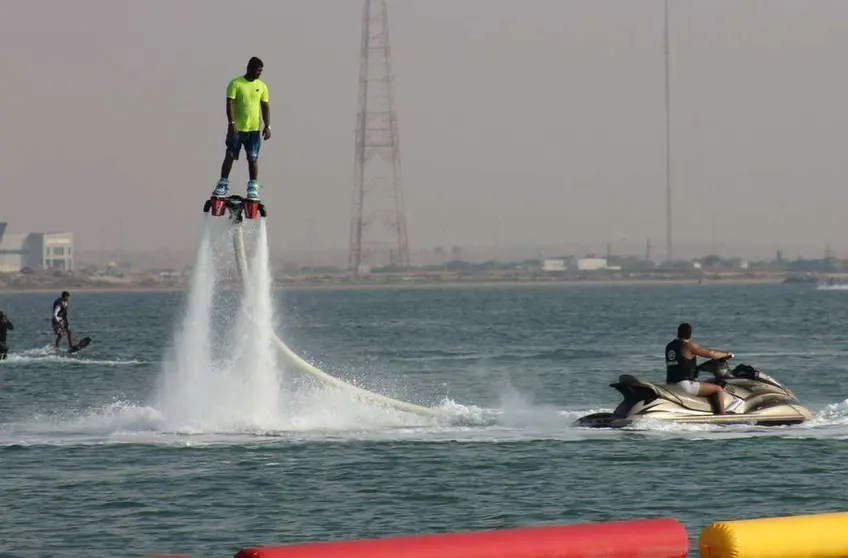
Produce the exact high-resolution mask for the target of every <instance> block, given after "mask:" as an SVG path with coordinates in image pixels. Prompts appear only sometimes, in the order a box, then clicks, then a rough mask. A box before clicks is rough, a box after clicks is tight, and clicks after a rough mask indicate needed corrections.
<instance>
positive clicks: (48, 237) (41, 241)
mask: <svg viewBox="0 0 848 558" xmlns="http://www.w3.org/2000/svg"><path fill="white" fill-rule="evenodd" d="M27 268H29V269H32V270H38V269H53V270H61V271H73V269H74V233H71V232H37V233H11V234H9V233H7V232H6V223H4V222H0V273H17V272H19V271H21V270H25V269H27Z"/></svg>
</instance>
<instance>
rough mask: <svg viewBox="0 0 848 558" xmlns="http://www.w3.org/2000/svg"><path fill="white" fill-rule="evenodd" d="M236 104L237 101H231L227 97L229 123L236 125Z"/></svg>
mask: <svg viewBox="0 0 848 558" xmlns="http://www.w3.org/2000/svg"><path fill="white" fill-rule="evenodd" d="M235 104H236V100H235V99H230V98H229V97H227V123H228V124H234V123H235V119H234V118H233V107H234V106H235Z"/></svg>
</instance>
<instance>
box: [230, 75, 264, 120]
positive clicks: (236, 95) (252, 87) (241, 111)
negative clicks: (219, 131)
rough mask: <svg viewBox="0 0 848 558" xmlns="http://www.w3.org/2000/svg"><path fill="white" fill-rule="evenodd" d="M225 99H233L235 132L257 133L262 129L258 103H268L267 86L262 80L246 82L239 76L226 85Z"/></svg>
mask: <svg viewBox="0 0 848 558" xmlns="http://www.w3.org/2000/svg"><path fill="white" fill-rule="evenodd" d="M227 98H228V99H235V101H236V103H235V105H236V106H235V114H233V119H234V120H235V122H236V130H238V131H239V132H258V131H259V129H260V128H261V127H262V113H261V111H260V109H259V103H260V101H261V102H263V103H267V102H268V86H267V85H265V83H264V82H263V81H262V80H259V79H255V80H253V81H247V80H246V79H244V76H239V77H237V78H234V79H233V80H231V81H230V83H229V85H227Z"/></svg>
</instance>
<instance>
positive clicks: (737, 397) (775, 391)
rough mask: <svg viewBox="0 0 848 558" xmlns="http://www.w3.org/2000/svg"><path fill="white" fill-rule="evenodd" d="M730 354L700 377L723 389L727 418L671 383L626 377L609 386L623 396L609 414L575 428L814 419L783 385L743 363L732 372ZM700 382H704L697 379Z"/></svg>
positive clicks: (705, 366) (701, 368) (703, 367)
mask: <svg viewBox="0 0 848 558" xmlns="http://www.w3.org/2000/svg"><path fill="white" fill-rule="evenodd" d="M731 358H733V355H730V356H727V357H724V358H721V359H712V360H708V361H706V362H704V363H702V364H701V365H699V366H698V371H699V372H708V373H712V374H713V375H714V376H715V378H710V379H708V380H706V382H707V383H715V384H718V385H720V386H721V387H722V388H723V390H724V391H723V397H724V408H725V414H723V415H717V414H714V411H713V407H712V403H711V400H710V399H708V398H706V397H699V396H697V395H689V394H688V393H686V392H684V391H683V389H682V388H680V387H678V386H677V385H675V384H652V383H650V382H646V381H644V380H640V379H639V378H637V377H635V376H631V375H630V374H623V375H621V376H619V378H618V382H616V383H614V384H610V386H611V387H614V388H615V389H617V390H618V391H619V392H620V393H621V395H622V396H624V401H622V402H621V403H620V404H619V405H618V407H616V408H615V410H614V411H613V412H612V413H593V414H591V415H586V416H584V417H581V418H579V419H577V421H576V423H575V425H576V426H585V427H592V428H621V427H624V426H627V425H629V424H632V423H633V422H634V421H636V420H638V419H642V418H651V419H655V420H663V421H670V422H676V423H690V424H692V423H694V424H752V425H761V426H777V425H787V424H800V423H802V422H804V421H805V420H810V419H812V418H813V415H812V413H810V411H809V410H808V409H807V408H805V407H803V406H801V405H800V404H799V403H798V399H797V398H796V397H795V394H794V393H792V391H790V390H789V388H787V387H786V386H784V385H783V384H781V383H780V382H778V381H777V380H775V379H774V378H772V377H771V376H769V375H768V374H766V373H765V372H762V371H760V370H757V369H756V368H754V367H752V366H748V365H747V364H740V365H738V366H736V367H735V368H733V369H732V370H731V369H730V365H729V364H728V363H727V361H728V360H730V359H731ZM699 381H704V380H699Z"/></svg>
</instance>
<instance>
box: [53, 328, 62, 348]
mask: <svg viewBox="0 0 848 558" xmlns="http://www.w3.org/2000/svg"><path fill="white" fill-rule="evenodd" d="M61 342H62V332H61V331H60V332H58V333H56V342H55V343H53V348H54V349H56V350H57V351H58V350H59V343H61Z"/></svg>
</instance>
